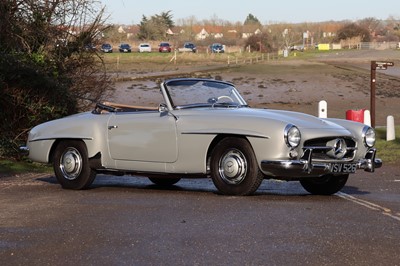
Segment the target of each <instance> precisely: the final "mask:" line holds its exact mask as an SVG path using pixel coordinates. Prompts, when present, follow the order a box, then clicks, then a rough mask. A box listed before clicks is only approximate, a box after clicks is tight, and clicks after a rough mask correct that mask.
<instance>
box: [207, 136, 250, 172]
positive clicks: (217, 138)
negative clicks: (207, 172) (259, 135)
mask: <svg viewBox="0 0 400 266" xmlns="http://www.w3.org/2000/svg"><path fill="white" fill-rule="evenodd" d="M225 138H241V139H245V140H246V141H247V142H248V143H249V144H250V146H251V148H252V150H253V152H254V148H253V145H252V144H251V142H250V141H249V139H248V136H246V135H239V134H218V135H217V136H215V138H214V139H213V140H212V141H211V143H210V145H209V147H208V150H207V158H206V162H207V169H209V167H208V165H209V162H210V158H211V154H212V153H213V151H214V149H215V147H216V146H217V145H218V143H219V142H220V141H221V140H223V139H225Z"/></svg>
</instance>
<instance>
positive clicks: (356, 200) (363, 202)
mask: <svg viewBox="0 0 400 266" xmlns="http://www.w3.org/2000/svg"><path fill="white" fill-rule="evenodd" d="M335 195H336V196H338V197H341V198H343V199H345V200H349V201H351V202H354V203H356V204H358V205H361V206H364V207H367V208H368V209H370V210H374V211H379V212H381V213H382V214H383V215H386V216H388V217H390V218H392V219H395V220H397V221H399V222H400V213H393V212H392V210H391V209H389V208H385V207H382V206H380V205H378V204H375V203H372V202H369V201H366V200H362V199H359V198H356V197H353V196H351V195H349V194H346V193H343V192H338V193H336V194H335Z"/></svg>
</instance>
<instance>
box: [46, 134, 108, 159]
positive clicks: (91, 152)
mask: <svg viewBox="0 0 400 266" xmlns="http://www.w3.org/2000/svg"><path fill="white" fill-rule="evenodd" d="M68 140H76V141H81V142H83V143H84V144H85V146H86V149H87V152H88V156H89V159H91V158H96V159H97V158H98V157H99V155H100V154H101V152H100V150H98V151H95V150H93V149H90V146H92V145H90V142H91V140H90V139H81V138H60V139H56V140H55V141H54V143H53V145H52V146H51V149H50V152H49V158H48V162H49V163H53V157H54V152H55V151H56V148H57V146H58V145H59V144H60V143H61V142H63V141H68Z"/></svg>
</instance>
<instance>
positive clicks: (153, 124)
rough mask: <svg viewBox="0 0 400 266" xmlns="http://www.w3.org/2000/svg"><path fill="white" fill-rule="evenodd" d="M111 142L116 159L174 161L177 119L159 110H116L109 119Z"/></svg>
mask: <svg viewBox="0 0 400 266" xmlns="http://www.w3.org/2000/svg"><path fill="white" fill-rule="evenodd" d="M108 145H109V151H110V156H111V158H113V159H114V160H125V161H142V162H166V163H171V162H175V161H176V159H177V157H178V148H177V133H176V121H175V118H174V117H173V116H170V115H168V114H165V113H160V112H157V111H154V112H153V111H151V112H149V111H144V112H130V113H128V112H126V113H124V112H120V113H115V114H113V115H112V117H111V118H110V120H109V122H108Z"/></svg>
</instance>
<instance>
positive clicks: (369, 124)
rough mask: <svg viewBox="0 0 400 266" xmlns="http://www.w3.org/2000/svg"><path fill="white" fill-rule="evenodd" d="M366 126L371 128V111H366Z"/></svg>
mask: <svg viewBox="0 0 400 266" xmlns="http://www.w3.org/2000/svg"><path fill="white" fill-rule="evenodd" d="M364 124H366V125H367V126H371V112H370V111H369V110H365V111H364Z"/></svg>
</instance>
